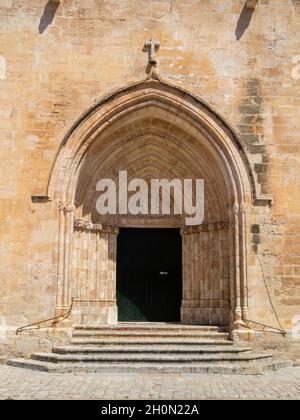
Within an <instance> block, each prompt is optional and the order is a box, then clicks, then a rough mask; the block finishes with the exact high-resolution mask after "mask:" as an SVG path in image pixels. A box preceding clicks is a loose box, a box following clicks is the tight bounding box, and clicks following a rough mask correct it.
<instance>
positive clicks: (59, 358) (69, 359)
mask: <svg viewBox="0 0 300 420" xmlns="http://www.w3.org/2000/svg"><path fill="white" fill-rule="evenodd" d="M31 358H32V359H33V360H39V361H44V362H52V363H101V362H106V363H119V362H121V363H138V362H140V363H160V364H163V363H199V362H201V363H224V362H230V363H236V362H238V363H248V362H252V361H254V360H255V361H256V362H257V361H259V360H264V359H265V360H267V361H271V360H272V355H271V354H233V355H231V354H228V355H227V354H224V355H218V354H213V355H210V354H203V355H195V354H193V355H191V354H184V355H181V354H133V355H132V354H120V353H116V354H113V355H109V354H107V355H105V354H97V355H91V354H81V355H77V354H72V355H70V354H66V355H65V354H64V355H62V354H54V353H33V354H32V356H31Z"/></svg>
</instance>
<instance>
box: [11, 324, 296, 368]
mask: <svg viewBox="0 0 300 420" xmlns="http://www.w3.org/2000/svg"><path fill="white" fill-rule="evenodd" d="M8 364H9V365H10V366H15V367H22V368H29V369H35V370H40V371H46V372H61V373H64V372H75V373H79V372H169V373H178V372H180V373H192V372H197V373H222V374H224V373H248V374H260V373H263V372H265V371H269V370H277V369H280V368H282V367H286V366H289V365H290V364H289V363H288V362H286V361H277V360H274V359H273V357H272V354H267V353H263V354H254V353H252V349H251V348H250V347H245V346H237V345H234V343H233V342H232V341H230V340H229V335H228V333H227V332H225V331H222V330H220V329H219V328H218V327H210V326H209V327H204V326H190V325H182V324H163V323H159V324H151V323H137V324H129V323H128V324H127V323H121V324H117V325H116V326H107V325H106V326H94V327H93V326H77V327H75V328H74V330H73V335H72V343H71V345H68V346H60V347H53V349H52V352H51V353H33V354H32V356H31V359H12V360H10V361H8Z"/></svg>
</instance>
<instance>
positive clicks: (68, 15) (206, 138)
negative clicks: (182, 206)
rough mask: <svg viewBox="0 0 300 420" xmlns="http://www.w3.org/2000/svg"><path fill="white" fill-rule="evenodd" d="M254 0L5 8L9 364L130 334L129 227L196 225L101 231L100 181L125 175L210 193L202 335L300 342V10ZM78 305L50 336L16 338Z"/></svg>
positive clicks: (195, 292) (109, 1)
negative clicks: (115, 325) (125, 246)
mask: <svg viewBox="0 0 300 420" xmlns="http://www.w3.org/2000/svg"><path fill="white" fill-rule="evenodd" d="M253 3H255V2H246V1H244V0H201V1H194V0H156V1H152V0H136V1H135V0H121V1H119V0H118V1H114V0H103V1H99V0H72V1H71V0H62V1H60V2H59V1H47V0H45V1H41V0H0V22H1V29H0V31H1V40H0V115H1V124H0V139H1V149H0V156H1V179H0V199H1V204H0V210H1V213H0V220H1V224H0V229H1V231H0V238H1V242H0V243H1V254H0V255H1V263H0V266H1V269H2V270H1V272H2V275H1V283H0V291H1V293H0V326H1V330H0V351H2V353H5V354H6V353H8V352H17V353H26V352H28V351H30V350H32V349H36V348H37V347H38V348H39V347H40V346H44V344H45V343H44V342H43V343H42V341H43V340H45V341H47V340H49V341H51V339H52V338H53V337H55V336H56V331H57V330H59V325H64V326H66V328H67V331H68V328H69V327H70V323H71V324H72V323H78V322H81V323H85V322H96V321H99V322H100V321H101V322H114V321H116V302H115V288H114V282H115V270H116V267H115V254H116V253H115V242H116V235H117V229H118V227H120V226H121V227H122V226H137V224H140V226H157V227H159V226H167V227H181V226H182V221H181V220H179V219H178V218H174V217H170V218H168V219H167V220H162V219H156V220H154V219H147V218H144V219H139V220H137V219H134V218H133V219H132V218H130V217H123V218H122V217H119V218H106V219H104V220H99V218H98V217H97V215H96V214H95V213H94V209H95V206H94V204H95V199H96V195H95V194H96V191H95V181H96V180H97V179H99V177H103V176H106V177H115V176H116V170H117V168H120V169H128V171H129V173H131V174H138V175H139V176H141V177H146V178H147V177H149V178H151V176H153V175H156V176H157V177H160V176H161V174H164V173H166V172H167V173H168V171H169V172H170V173H172V174H173V175H174V176H178V177H181V178H182V177H187V176H188V175H191V176H196V175H197V177H201V176H202V177H203V178H204V179H205V180H207V185H208V191H207V196H206V198H207V200H206V202H207V203H208V204H207V208H206V220H205V223H206V225H205V226H204V227H202V228H199V229H194V230H189V229H187V230H186V229H183V231H182V238H183V245H184V246H183V262H184V279H185V281H184V301H183V304H182V319H183V320H184V321H185V322H188V321H189V322H191V323H199V322H200V323H211V324H214V323H217V324H227V323H228V324H230V325H231V326H232V330H233V331H235V332H240V331H241V330H242V331H249V330H244V329H243V327H241V325H240V323H242V322H246V320H249V319H250V320H253V321H256V322H258V323H263V324H268V325H270V326H274V327H277V328H279V327H280V326H279V323H280V324H281V326H282V327H283V328H284V329H286V330H287V331H288V333H289V335H288V339H289V341H291V342H293V337H294V338H295V339H296V338H297V334H295V329H296V328H294V330H293V326H294V327H295V326H296V321H295V320H297V316H298V314H299V311H300V309H299V308H300V286H299V284H300V215H299V213H300V205H299V181H300V171H299V159H300V146H299V141H298V140H299V129H298V121H299V113H300V111H299V103H300V102H299V92H300V70H299V65H300V39H299V33H300V30H299V29H300V3H299V1H298V0H260V1H258V2H257V3H258V4H257V5H256V7H255V4H253ZM150 37H153V38H155V39H157V40H159V41H160V48H159V51H157V52H156V57H157V59H158V61H159V64H158V67H157V71H158V77H156V76H155V74H154V75H153V74H152V78H151V72H150V73H149V71H150V70H151V68H149V66H148V68H147V64H148V60H147V59H148V57H147V54H146V51H144V49H143V46H144V44H145V41H147V40H149V39H150ZM150 67H151V66H150ZM147 78H148V79H147ZM137 133H138V135H136V136H135V137H134V134H137ZM118 162H121V164H118V165H117V163H118ZM179 162H180V163H179ZM130 171H131V172H130ZM80 221H81V222H80ZM216 223H217V224H218V223H219V224H220V223H221V224H222V226H221V227H222V228H221V229H214V228H211V226H215V224H216ZM209 226H210V227H209ZM206 227H207V229H206ZM219 227H220V226H219ZM93 247H94V248H93ZM88 250H90V254H91V255H89V252H88ZM91 250H92V252H91ZM93 250H94V251H93ZM202 250H205V251H204V253H203V252H202ZM216 250H217V252H216ZM191 252H192V253H193V255H192V254H191ZM205 253H206V254H205ZM97 255H98V256H99V258H97ZM204 255H205V256H204ZM91 273H92V274H91ZM87 280H88V281H89V283H88V286H86V284H87V283H86V282H87ZM84 285H85V286H84ZM208 285H209V286H208ZM72 298H73V311H72V315H71V318H70V320H69V321H65V323H62V324H59V325H58V326H57V327H56V329H55V330H54V329H50V330H47V333H46V332H45V336H44V338H43V335H41V333H39V335H38V336H36V338H35V336H34V337H33V338H32V337H31V338H28V337H27V336H26V334H25V336H24V338H22V337H23V336H21V335H20V336H19V337H18V338H16V337H15V336H14V333H15V330H16V329H17V328H18V327H21V326H23V325H26V324H29V323H33V322H36V321H41V320H45V319H47V318H50V317H52V316H54V315H55V314H56V315H57V314H60V313H64V312H66V311H67V310H68V309H69V308H70V305H71V302H72ZM206 300H207V301H209V303H208V304H204V305H203V306H204V307H203V308H202V306H201V305H202V304H203V302H205V301H206ZM201 302H202V303H201ZM229 307H230V308H229ZM278 320H279V321H280V322H278ZM293 323H294V324H295V325H293ZM251 326H252V328H257V329H261V328H262V327H259V326H257V325H256V326H255V325H254V324H251ZM280 328H281V327H280ZM61 329H62V330H63V328H61ZM292 331H294V335H293V336H292ZM67 334H68V332H67ZM33 335H34V334H33ZM240 335H241V334H237V335H236V336H237V337H238V336H240ZM250 335H251V334H250ZM298 335H299V334H298ZM267 337H268V335H263V338H264V339H267ZM22 340H23V341H22ZM34 340H35V341H34ZM22 342H24V346H23V345H22V344H21V343H22ZM295 343H297V340H296V341H294V342H293V345H294V344H295ZM46 344H47V343H46ZM46 344H45V345H46ZM44 347H45V346H44Z"/></svg>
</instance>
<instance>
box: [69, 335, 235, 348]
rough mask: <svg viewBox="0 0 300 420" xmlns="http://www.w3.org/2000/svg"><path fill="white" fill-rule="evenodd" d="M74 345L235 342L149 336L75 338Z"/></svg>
mask: <svg viewBox="0 0 300 420" xmlns="http://www.w3.org/2000/svg"><path fill="white" fill-rule="evenodd" d="M72 344H73V345H79V346H102V345H108V346H120V347H121V346H124V345H127V346H128V345H130V346H138V345H147V346H156V345H160V346H169V345H174V346H182V345H186V346H215V345H218V346H225V347H226V346H228V347H230V346H233V342H232V341H229V340H203V339H201V338H199V339H198V338H191V339H189V338H183V339H181V340H179V339H177V338H167V339H165V338H159V339H156V338H152V339H151V340H149V339H147V338H143V337H142V338H127V337H125V338H123V339H120V338H73V339H72Z"/></svg>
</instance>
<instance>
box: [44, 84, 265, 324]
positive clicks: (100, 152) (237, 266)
mask: <svg viewBox="0 0 300 420" xmlns="http://www.w3.org/2000/svg"><path fill="white" fill-rule="evenodd" d="M137 150H139V157H140V162H139V164H137V163H136V159H135V157H134V156H135V155H136V153H137ZM159 151H161V155H160V156H159ZM122 159H123V161H122ZM126 159H127V160H126ZM120 162H121V163H122V164H121V163H120ZM125 163H126V164H125ZM122 165H125V167H128V168H129V169H130V170H131V172H132V174H134V175H135V176H138V175H139V174H142V175H143V176H145V177H150V176H151V174H153V175H155V174H159V173H168V172H170V173H172V174H174V175H175V174H176V173H177V174H179V176H180V177H181V178H184V177H185V176H186V175H188V174H191V175H192V176H196V175H197V176H198V177H199V176H203V178H204V179H206V180H207V181H208V185H209V188H208V195H207V197H208V203H209V204H208V214H209V217H208V219H209V220H207V222H208V224H209V226H217V223H216V222H218V223H221V222H224V223H223V224H222V226H223V227H224V226H225V225H226V224H228V226H229V230H228V233H226V234H225V233H224V232H222V234H221V233H220V234H219V236H218V237H216V236H215V235H214V234H212V233H209V232H208V233H207V232H206V233H207V238H206V239H205V241H206V246H208V247H209V246H210V245H209V241H211V242H212V244H213V245H211V246H217V247H218V252H219V254H218V255H219V258H220V261H219V262H218V264H217V266H218V270H219V272H218V273H219V274H218V275H219V276H221V277H222V276H223V274H222V273H227V270H228V274H224V277H227V276H228V277H229V285H228V289H226V290H223V289H224V287H223V286H222V284H223V283H222V278H220V279H219V280H218V281H219V283H220V285H219V286H220V287H219V289H218V293H219V294H220V298H219V301H220V302H221V303H220V307H219V308H217V310H218V311H219V312H222V310H223V307H224V308H225V307H226V306H225V302H226V301H230V305H231V308H232V310H233V312H234V313H235V314H236V318H235V319H234V320H233V321H236V322H237V320H238V319H240V317H244V318H245V319H246V318H247V310H248V286H247V259H246V255H247V246H246V236H247V233H246V223H247V222H246V218H247V209H249V208H250V207H251V206H253V205H256V204H268V200H265V201H264V199H263V198H261V197H258V195H257V190H256V185H255V180H254V176H253V173H252V170H251V166H250V164H249V161H248V158H247V155H246V152H245V150H244V147H243V145H242V143H241V141H240V140H239V138H238V136H237V135H236V133H235V131H234V130H233V129H232V128H231V127H230V126H229V125H228V124H227V123H226V122H225V121H224V120H223V119H222V118H221V117H220V116H219V115H218V114H217V113H216V112H215V111H213V110H212V109H211V108H210V107H209V106H208V104H206V103H205V102H204V101H202V100H200V99H199V98H197V97H195V96H193V95H191V94H190V93H188V92H186V91H185V90H183V89H181V88H178V87H176V86H173V85H171V84H169V83H166V82H163V81H161V80H152V79H151V80H146V81H142V82H140V83H137V84H134V85H131V86H128V87H126V88H124V89H121V90H118V91H116V92H115V93H113V94H111V95H109V96H107V97H106V98H104V99H102V100H101V101H99V102H98V103H97V104H95V105H94V106H93V107H92V108H90V109H89V110H88V111H87V112H85V113H84V114H83V115H82V116H81V118H80V119H79V120H78V121H77V122H76V123H75V124H74V125H73V127H72V128H71V129H70V131H69V132H68V133H67V135H66V136H65V138H64V140H63V142H62V144H61V146H60V149H59V151H58V154H57V157H56V160H55V163H54V166H53V168H52V172H51V175H50V178H49V183H48V188H47V194H48V196H49V197H50V198H51V199H52V200H53V201H55V202H57V203H58V204H59V205H60V211H59V214H60V216H59V220H60V230H59V231H60V235H59V262H58V287H57V290H58V295H57V296H58V297H57V308H58V310H61V308H65V307H66V306H67V305H68V304H69V302H70V298H71V294H72V290H73V289H74V287H75V286H74V285H71V278H72V270H73V267H72V264H73V262H72V261H73V251H74V220H75V219H76V218H79V219H81V222H80V223H83V224H82V225H80V223H77V227H78V226H81V227H80V229H82V226H85V228H86V229H88V231H89V232H91V231H93V232H94V231H95V230H97V229H98V231H101V229H102V228H101V224H103V220H98V219H96V218H95V215H93V213H92V210H91V207H92V206H94V202H95V195H94V191H95V182H96V180H97V179H99V177H104V176H105V175H107V174H110V175H111V177H114V176H115V175H116V170H117V168H120V166H121V167H122ZM126 165H127V166H126ZM216 215H219V216H216ZM216 217H219V218H221V217H222V219H223V220H220V219H219V220H217V219H216ZM214 218H215V219H214ZM82 219H86V222H82ZM104 222H105V221H104ZM106 222H107V221H106ZM108 222H109V220H108ZM84 223H88V224H84ZM120 223H121V222H120V219H118V218H115V219H114V224H116V225H119V224H120ZM108 224H109V223H108ZM218 226H220V224H219V225H218ZM202 231H203V229H200V228H199V229H198V230H197V229H194V230H191V231H189V229H187V230H183V233H184V234H185V233H187V234H188V235H190V234H191V235H192V237H193V238H194V239H191V237H189V238H188V239H186V240H185V241H186V244H187V245H186V246H187V247H188V246H189V247H192V248H190V249H193V247H195V249H196V248H197V249H198V248H199V241H200V239H199V238H200V237H199V235H200V234H201V232H202ZM101 232H103V230H102V231H101ZM109 232H110V233H111V232H113V234H115V231H113V230H111V231H110V230H109ZM206 233H205V234H206ZM103 234H104V233H103ZM105 234H107V233H105ZM194 234H196V236H195V237H194V236H193V235H194ZM80 240H81V239H80ZM201 240H203V239H201ZM93 241H94V242H93V244H94V245H93V246H97V247H99V241H100V242H101V238H100V239H99V238H98V239H95V238H93ZM97 241H98V242H97ZM109 241H112V240H111V239H107V243H108V242H109ZM112 243H113V245H112V249H114V250H115V246H116V241H115V240H113V242H112ZM203 243H204V242H203ZM207 243H208V245H207ZM222 247H223V248H224V247H225V248H226V247H227V248H228V249H226V250H225V249H223V248H222ZM75 248H76V247H75ZM97 249H98V248H97ZM76 252H77V253H80V249H79V248H78V246H77V248H76ZM105 252H106V253H107V255H108V254H109V252H110V251H108V250H106V251H105ZM212 252H213V250H212V249H211V250H210V249H208V256H209V258H213V257H212ZM186 255H189V252H187V253H186ZM190 263H191V264H192V263H193V262H192V261H191V262H190ZM211 265H212V267H213V261H211ZM227 266H228V267H227ZM114 269H115V268H114ZM213 270H215V268H213ZM196 272H197V269H196V268H195V270H194V273H196ZM221 272H222V273H221ZM220 273H221V274H220ZM215 274H216V273H215V272H214V273H213V272H212V274H211V276H212V281H213V277H214V276H215ZM93 275H94V274H93ZM187 276H188V274H187ZM194 276H196V274H194ZM192 281H197V279H195V278H194V280H191V279H186V285H187V286H186V287H192V285H191V282H192ZM76 287H77V288H78V285H77V286H76ZM76 287H75V289H76ZM214 287H215V286H214ZM222 287H223V289H222ZM72 288H73V289H72ZM212 293H214V292H212ZM212 293H211V294H210V295H209V297H207V298H205V300H210V301H212V300H214V299H213V294H212ZM198 295H199V294H198ZM198 295H197V296H198ZM106 299H107V300H108V301H112V302H113V301H115V296H114V294H112V295H110V296H109V297H108V296H106ZM200 300H201V299H198V301H199V302H200ZM216 300H217V299H216ZM194 301H197V299H194ZM227 303H228V302H227ZM222 305H223V306H222ZM114 310H116V308H115V309H114ZM226 311H227V312H226ZM226 311H225V312H226V313H227V318H228V317H229V315H228V308H227V309H226ZM112 312H113V309H112ZM194 312H195V311H194V309H193V307H192V304H191V303H190V302H187V299H185V302H184V303H183V308H182V314H183V317H184V318H185V321H186V320H187V319H188V318H190V319H192V321H193V322H197V316H196V315H194ZM208 312H209V315H207V314H206V315H205V319H207V322H208V323H214V322H219V321H218V320H220V318H224V316H223V315H220V316H219V317H218V316H216V315H215V312H216V311H215V310H214V307H213V306H212V307H210V308H209V311H208ZM229 312H230V311H229ZM107 314H109V310H107ZM108 318H110V315H107V318H106V319H108ZM112 318H113V319H115V316H113V317H112ZM225 318H226V316H225Z"/></svg>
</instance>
